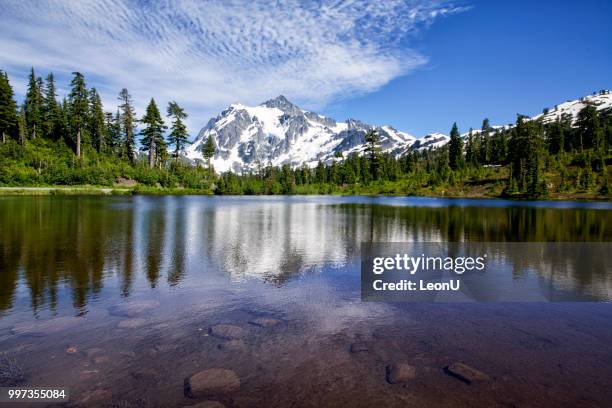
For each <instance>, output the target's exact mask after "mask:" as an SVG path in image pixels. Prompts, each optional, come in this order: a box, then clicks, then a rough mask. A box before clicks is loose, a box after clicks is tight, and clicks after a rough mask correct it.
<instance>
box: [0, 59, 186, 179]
mask: <svg viewBox="0 0 612 408" xmlns="http://www.w3.org/2000/svg"><path fill="white" fill-rule="evenodd" d="M117 99H118V101H119V106H118V108H117V111H116V112H115V113H113V112H105V111H104V107H103V105H102V99H101V98H100V94H99V93H98V91H97V90H96V88H88V87H87V85H86V82H85V77H84V75H83V74H82V73H80V72H73V78H72V81H71V82H70V91H69V93H68V95H67V96H66V97H64V98H63V100H61V101H59V100H58V95H57V87H56V83H55V77H54V75H53V73H49V74H48V75H47V76H46V78H45V80H44V81H43V79H42V78H41V77H37V76H36V74H35V72H34V68H32V69H31V71H30V75H29V79H28V86H27V91H26V94H25V98H24V101H23V104H22V105H21V106H17V103H16V101H15V99H14V94H13V90H12V87H11V85H10V83H9V79H8V75H7V73H6V72H3V71H0V131H1V133H2V142H3V143H6V142H7V141H8V139H13V140H15V141H17V142H18V143H19V144H20V145H21V146H25V145H26V142H27V141H28V140H36V139H39V138H40V139H48V140H51V141H63V142H64V143H66V144H67V145H68V146H69V147H71V148H72V150H73V152H74V154H75V156H76V158H77V159H81V158H82V157H83V155H84V154H87V152H88V151H92V150H95V151H96V152H98V153H105V154H108V155H115V156H117V157H121V158H124V159H126V160H127V161H129V162H130V163H132V164H134V163H135V162H136V159H137V155H138V152H137V148H136V138H137V137H138V136H140V140H139V141H140V150H141V151H142V152H145V153H146V154H147V155H148V163H149V166H150V167H151V168H153V167H160V166H162V165H163V164H164V162H165V160H166V159H167V158H168V157H169V155H170V154H169V153H168V148H171V149H172V153H171V155H172V156H173V157H175V158H178V157H179V153H180V152H181V150H182V149H183V148H184V147H185V146H186V145H187V144H188V143H189V134H188V132H187V127H186V126H185V123H184V120H185V118H186V117H187V114H186V113H185V110H184V109H183V108H182V107H181V106H179V104H178V103H177V102H175V101H171V102H169V103H168V106H167V108H166V117H167V120H168V121H170V132H169V133H168V135H167V136H164V133H165V131H166V130H167V129H168V126H167V125H166V123H165V121H164V118H163V117H162V114H161V113H160V111H159V108H158V107H157V104H156V102H155V99H153V98H151V101H150V102H149V104H148V105H147V108H146V113H145V115H144V116H143V117H142V118H137V117H136V113H135V110H134V102H133V100H132V96H131V95H130V93H129V91H128V90H127V89H126V88H123V89H122V90H121V91H120V92H119V95H118V97H117ZM138 124H141V125H142V129H141V130H140V131H139V132H137V131H136V126H137V125H138Z"/></svg>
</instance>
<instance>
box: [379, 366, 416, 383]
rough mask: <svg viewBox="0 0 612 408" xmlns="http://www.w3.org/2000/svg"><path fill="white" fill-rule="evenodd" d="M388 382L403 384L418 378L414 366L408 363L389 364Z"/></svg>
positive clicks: (387, 371)
mask: <svg viewBox="0 0 612 408" xmlns="http://www.w3.org/2000/svg"><path fill="white" fill-rule="evenodd" d="M386 377H387V382H389V383H390V384H403V383H407V382H410V381H412V380H414V379H415V378H416V369H415V368H414V366H411V365H410V364H406V363H394V364H389V365H388V366H387V370H386Z"/></svg>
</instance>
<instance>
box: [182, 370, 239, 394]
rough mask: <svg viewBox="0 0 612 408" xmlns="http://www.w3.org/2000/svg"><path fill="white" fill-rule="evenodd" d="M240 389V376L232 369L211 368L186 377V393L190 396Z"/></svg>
mask: <svg viewBox="0 0 612 408" xmlns="http://www.w3.org/2000/svg"><path fill="white" fill-rule="evenodd" d="M238 389H240V378H238V375H236V373H235V372H234V371H232V370H227V369H224V368H209V369H207V370H203V371H200V372H198V373H195V374H194V375H192V376H191V377H189V378H186V379H185V384H184V393H185V396H187V397H189V398H199V397H201V396H205V395H209V394H216V393H226V392H232V391H237V390H238Z"/></svg>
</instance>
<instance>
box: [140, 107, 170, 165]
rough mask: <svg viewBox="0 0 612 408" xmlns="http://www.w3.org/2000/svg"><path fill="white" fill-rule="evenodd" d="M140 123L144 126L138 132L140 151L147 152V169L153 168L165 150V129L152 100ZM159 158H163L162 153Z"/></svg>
mask: <svg viewBox="0 0 612 408" xmlns="http://www.w3.org/2000/svg"><path fill="white" fill-rule="evenodd" d="M140 122H142V123H143V124H145V127H144V129H142V130H141V131H140V135H141V136H142V139H140V144H141V146H142V147H141V148H140V150H143V151H147V152H149V167H150V168H153V167H155V166H156V165H157V164H158V162H159V160H160V153H162V151H164V150H165V148H166V142H165V141H164V130H165V129H167V127H166V126H165V125H164V121H163V119H162V117H161V114H160V113H159V109H158V108H157V104H155V100H154V99H153V98H151V102H149V105H148V106H147V111H146V113H145V115H144V116H143V118H142V119H141V120H140ZM161 156H163V153H162V154H161Z"/></svg>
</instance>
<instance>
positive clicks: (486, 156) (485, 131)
mask: <svg viewBox="0 0 612 408" xmlns="http://www.w3.org/2000/svg"><path fill="white" fill-rule="evenodd" d="M490 131H491V125H490V124H489V119H488V118H485V119H484V120H483V121H482V129H481V132H480V153H479V156H480V157H479V158H480V163H481V164H489V163H490V160H491V140H490V135H489V133H490Z"/></svg>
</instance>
